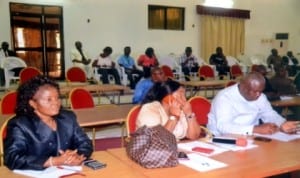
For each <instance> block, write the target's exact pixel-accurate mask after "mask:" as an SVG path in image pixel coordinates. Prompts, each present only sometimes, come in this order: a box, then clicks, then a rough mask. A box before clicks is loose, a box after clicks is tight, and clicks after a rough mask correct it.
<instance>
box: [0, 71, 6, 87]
mask: <svg viewBox="0 0 300 178" xmlns="http://www.w3.org/2000/svg"><path fill="white" fill-rule="evenodd" d="M4 84H5V78H4V70H3V69H2V68H0V86H4Z"/></svg>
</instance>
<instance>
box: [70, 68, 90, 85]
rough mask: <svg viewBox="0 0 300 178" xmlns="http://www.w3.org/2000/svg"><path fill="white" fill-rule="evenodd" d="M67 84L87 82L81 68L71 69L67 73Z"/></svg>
mask: <svg viewBox="0 0 300 178" xmlns="http://www.w3.org/2000/svg"><path fill="white" fill-rule="evenodd" d="M66 79H67V82H87V79H86V74H85V72H84V70H82V69H81V68H80V67H71V68H69V69H68V70H67V72H66Z"/></svg>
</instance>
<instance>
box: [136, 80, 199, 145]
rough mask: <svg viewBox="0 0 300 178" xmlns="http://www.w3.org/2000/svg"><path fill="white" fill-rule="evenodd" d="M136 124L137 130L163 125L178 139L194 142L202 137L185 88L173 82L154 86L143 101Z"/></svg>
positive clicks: (168, 81)
mask: <svg viewBox="0 0 300 178" xmlns="http://www.w3.org/2000/svg"><path fill="white" fill-rule="evenodd" d="M136 124H137V128H140V127H142V126H144V125H146V126H149V127H152V126H156V125H159V124H160V125H163V126H164V127H165V128H166V129H167V130H169V131H170V132H172V133H173V134H174V135H175V137H176V138H177V139H182V138H188V139H192V140H194V139H197V138H199V136H200V127H199V125H198V123H197V120H196V117H195V114H194V113H193V112H192V108H191V105H190V103H188V102H187V100H186V98H185V88H184V87H183V86H182V85H180V83H178V82H176V81H173V80H167V81H166V82H162V83H155V84H154V86H153V87H152V88H151V89H150V91H149V92H148V94H147V95H146V97H145V99H144V101H143V105H142V108H141V110H140V112H139V114H138V117H137V122H136Z"/></svg>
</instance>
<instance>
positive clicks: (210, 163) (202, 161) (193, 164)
mask: <svg viewBox="0 0 300 178" xmlns="http://www.w3.org/2000/svg"><path fill="white" fill-rule="evenodd" d="M188 157H189V160H179V163H180V164H183V165H185V166H187V167H190V168H192V169H195V170H197V171H200V172H205V171H210V170H213V169H218V168H222V167H226V166H227V164H225V163H222V162H220V161H216V160H214V159H211V158H208V157H205V156H201V155H199V154H197V153H190V154H188Z"/></svg>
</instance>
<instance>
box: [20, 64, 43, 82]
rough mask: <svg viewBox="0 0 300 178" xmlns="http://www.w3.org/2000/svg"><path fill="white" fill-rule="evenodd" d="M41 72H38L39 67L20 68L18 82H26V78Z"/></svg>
mask: <svg viewBox="0 0 300 178" xmlns="http://www.w3.org/2000/svg"><path fill="white" fill-rule="evenodd" d="M41 74H42V73H41V72H40V70H39V69H37V68H35V67H26V68H24V69H22V70H21V72H20V84H22V83H24V82H26V81H27V80H29V79H31V78H33V77H35V76H37V75H41Z"/></svg>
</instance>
